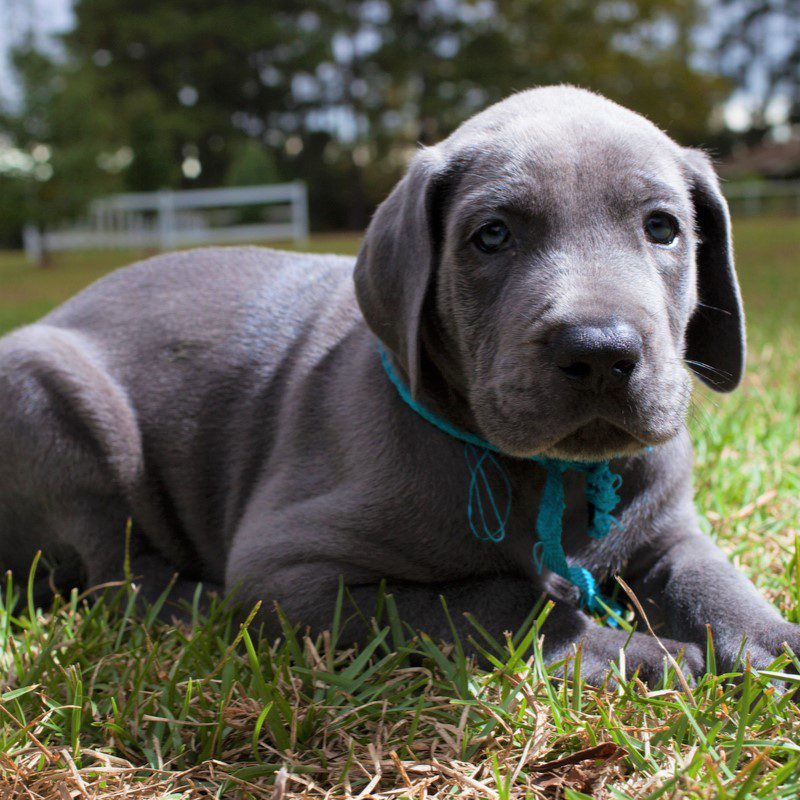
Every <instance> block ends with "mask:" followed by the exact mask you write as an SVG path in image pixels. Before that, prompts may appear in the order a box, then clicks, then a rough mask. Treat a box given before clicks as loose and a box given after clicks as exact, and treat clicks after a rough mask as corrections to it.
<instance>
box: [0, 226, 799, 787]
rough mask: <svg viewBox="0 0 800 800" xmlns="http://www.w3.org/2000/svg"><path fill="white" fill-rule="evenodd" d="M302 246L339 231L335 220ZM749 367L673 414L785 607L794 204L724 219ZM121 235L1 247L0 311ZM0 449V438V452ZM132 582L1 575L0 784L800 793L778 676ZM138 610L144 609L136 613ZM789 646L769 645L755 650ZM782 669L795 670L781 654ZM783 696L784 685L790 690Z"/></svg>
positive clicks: (343, 244)
mask: <svg viewBox="0 0 800 800" xmlns="http://www.w3.org/2000/svg"><path fill="white" fill-rule="evenodd" d="M312 244H313V247H314V249H319V250H326V249H331V250H336V251H339V252H354V249H355V247H356V246H357V240H356V239H355V238H354V237H344V238H336V239H333V240H325V241H323V240H315V241H314V242H313V243H312ZM736 244H737V253H738V263H739V269H740V273H741V277H742V285H743V291H744V294H745V298H746V303H747V308H748V312H749V325H750V331H749V339H750V359H749V373H748V376H747V378H746V380H745V383H744V386H743V388H742V389H741V390H740V391H738V392H736V393H735V394H734V395H732V396H730V397H720V396H712V395H711V394H709V393H706V392H699V393H698V398H697V401H696V402H695V404H694V407H693V412H692V420H691V423H692V430H693V434H694V439H695V443H696V450H697V474H696V484H697V494H698V503H699V505H700V507H701V509H702V510H703V511H704V512H705V516H706V519H707V520H708V522H707V529H708V532H709V534H710V535H711V536H713V537H715V538H716V539H717V540H718V541H719V542H720V544H721V545H722V547H723V548H724V549H725V550H726V552H727V553H729V555H730V557H731V558H732V559H733V560H734V561H735V562H737V563H738V564H739V565H740V566H741V567H742V569H744V570H745V571H746V572H747V573H748V574H749V575H751V577H753V578H754V580H755V581H756V582H757V584H758V586H759V587H760V589H761V590H762V591H763V592H764V593H765V594H767V595H768V596H769V597H770V598H771V599H772V601H773V602H774V603H775V604H776V605H777V606H778V607H779V608H780V609H781V610H782V612H783V613H784V614H785V615H787V616H788V617H789V618H790V619H791V620H793V621H796V622H797V621H800V544H798V537H799V536H800V522H799V521H798V518H799V517H800V441H798V439H799V437H798V424H799V423H798V420H800V413H799V412H800V392H798V386H800V290H799V289H798V277H799V276H800V220H798V219H777V218H776V219H754V220H741V221H739V222H737V224H736ZM130 258H131V257H130V254H122V253H112V254H95V255H92V256H91V257H88V256H70V257H67V258H64V259H63V260H61V259H60V260H58V261H57V262H56V263H55V264H54V266H53V267H51V268H50V269H48V270H44V271H39V270H34V269H32V268H30V267H28V266H26V265H25V264H24V262H23V260H22V259H21V257H20V256H19V255H18V254H0V330H6V329H8V328H10V327H11V326H13V325H17V324H21V323H24V322H26V321H29V320H31V319H34V318H36V317H37V316H38V315H40V314H42V313H44V312H45V311H47V310H48V309H49V308H51V307H52V306H53V305H54V304H56V303H58V302H59V301H60V300H62V299H63V298H65V297H67V296H69V295H70V294H71V293H72V292H74V291H76V290H77V289H79V288H80V287H81V286H83V285H84V284H86V283H88V282H89V281H91V280H93V279H95V278H96V277H99V276H100V275H101V274H102V273H103V272H105V271H106V270H107V269H109V268H111V267H114V266H116V265H119V264H121V263H124V262H125V261H128V260H130ZM0 457H2V455H1V454H0ZM132 599H133V595H132V590H131V588H130V587H128V586H123V587H121V588H112V589H110V590H108V592H107V593H106V595H105V597H104V599H103V600H102V602H98V603H95V604H93V605H91V606H88V605H86V604H84V602H83V599H82V598H80V597H76V596H73V597H72V598H69V599H68V600H66V601H64V602H63V603H62V605H61V606H60V607H58V608H56V610H55V611H53V612H51V613H42V612H41V611H37V610H36V609H34V608H32V607H30V605H31V604H30V602H29V601H28V600H27V599H26V597H25V596H24V593H22V596H19V597H13V593H12V591H11V590H10V588H9V589H8V590H7V591H5V592H0V679H1V680H0V717H2V722H0V726H1V728H0V730H1V732H0V796H8V797H32V798H33V797H37V798H38V797H46V798H62V800H66V799H67V798H95V797H97V798H112V797H135V798H174V799H175V800H177V798H190V797H191V798H195V797H209V798H211V797H226V798H227V797H231V798H237V797H242V798H275V799H276V800H278V799H279V798H281V797H309V798H322V797H326V798H345V797H352V796H361V797H381V798H389V797H408V798H411V797H413V798H425V797H445V796H459V797H476V798H497V799H498V800H503V799H504V798H523V797H534V798H539V797H553V798H555V797H564V798H567V799H568V800H570V799H571V800H578V798H586V797H596V798H617V799H621V798H631V799H632V798H636V799H637V800H638V799H639V798H648V799H652V800H655V798H657V797H686V798H698V800H699V798H722V799H728V798H729V799H730V800H733V799H734V798H736V799H737V800H740V799H741V800H745V798H753V799H754V800H766V799H767V798H795V797H797V796H798V795H800V744H799V742H800V713H799V711H798V706H797V704H796V703H795V699H794V689H795V688H797V687H798V686H800V681H798V679H795V678H792V677H791V676H790V677H788V678H787V682H786V683H785V684H784V685H783V688H782V687H781V686H777V687H776V686H775V685H774V684H772V683H771V682H770V678H769V676H768V675H764V674H757V673H754V672H750V671H747V672H745V673H744V675H743V676H742V677H740V678H739V679H737V680H736V681H733V680H731V677H730V676H725V675H707V676H706V677H704V678H703V679H702V680H701V681H700V682H699V683H698V684H697V685H696V686H694V687H692V688H691V689H689V690H686V689H683V688H681V684H680V683H679V682H678V681H675V680H674V676H673V674H672V673H671V672H670V673H668V674H667V675H666V676H665V680H664V684H663V686H661V687H656V688H655V689H654V690H650V691H648V690H646V689H645V688H644V686H642V685H641V683H639V682H638V681H637V679H636V677H635V676H623V675H621V674H619V672H618V674H617V678H618V684H617V686H616V687H615V688H606V689H603V688H600V689H596V688H591V687H588V686H586V685H585V684H584V683H583V682H582V681H580V680H576V681H573V682H570V683H565V682H560V681H558V680H556V679H555V678H554V676H555V677H557V676H558V674H559V668H558V667H555V668H553V669H551V670H549V671H548V670H546V669H545V668H544V667H543V665H542V664H541V662H540V661H539V660H538V658H537V657H536V656H534V657H533V658H531V659H530V660H526V657H525V655H524V651H525V650H526V645H527V643H528V642H529V641H530V638H529V637H528V638H527V639H523V640H521V641H520V640H519V639H515V640H513V641H512V640H509V641H507V642H501V643H499V644H497V643H490V642H488V641H487V640H486V639H485V638H483V636H482V634H481V633H480V631H479V630H478V629H477V628H476V631H475V639H476V640H477V641H478V642H480V643H481V645H482V646H483V647H485V648H486V649H487V651H489V652H491V653H492V654H493V655H492V656H491V657H492V658H493V659H494V664H495V668H494V669H492V670H489V671H482V670H479V669H477V668H475V667H473V666H471V665H470V664H469V663H468V662H467V661H465V659H464V657H463V655H462V654H461V651H460V648H459V647H455V648H453V647H441V646H439V645H437V643H435V642H431V641H430V640H429V639H427V638H425V637H422V638H418V639H414V638H411V637H410V636H409V635H407V633H404V632H403V629H402V626H401V625H400V624H399V621H398V620H396V619H395V618H394V615H393V614H392V613H391V603H387V604H386V606H385V609H384V612H383V615H382V617H381V620H380V621H379V622H378V623H377V624H376V635H375V638H374V641H373V642H372V644H371V645H370V646H369V647H368V648H367V649H366V650H364V651H363V652H360V653H354V652H347V651H341V650H339V649H337V647H336V638H337V636H336V630H337V628H336V625H335V624H334V625H333V626H332V630H331V633H330V635H327V636H325V637H322V638H320V639H319V640H317V641H310V640H309V639H307V638H303V637H302V636H300V635H298V634H295V633H294V632H292V631H291V630H288V629H287V631H286V635H285V637H284V638H283V639H282V640H281V641H279V642H268V641H265V640H263V639H260V638H259V637H258V635H257V632H256V631H255V630H252V629H250V628H248V627H247V626H245V627H243V628H240V627H239V626H237V625H235V624H234V623H233V622H232V620H231V616H230V614H229V612H228V611H227V610H226V608H225V607H224V605H223V604H220V605H219V606H217V607H216V608H215V609H214V610H213V611H212V612H211V614H210V615H209V616H208V617H204V618H200V617H199V616H198V617H197V619H196V621H195V624H194V626H191V627H190V626H186V627H178V628H176V627H171V626H165V625H163V624H161V623H159V622H157V621H155V620H154V613H153V612H151V613H148V614H147V615H145V616H141V615H138V616H137V615H135V614H134V613H133V612H132ZM153 611H154V610H153ZM790 666H791V658H790V657H789V656H784V657H782V659H780V660H779V661H778V662H776V664H775V665H773V670H774V671H783V670H785V669H786V668H787V667H790ZM796 666H799V667H800V664H797V662H796ZM798 697H800V695H798Z"/></svg>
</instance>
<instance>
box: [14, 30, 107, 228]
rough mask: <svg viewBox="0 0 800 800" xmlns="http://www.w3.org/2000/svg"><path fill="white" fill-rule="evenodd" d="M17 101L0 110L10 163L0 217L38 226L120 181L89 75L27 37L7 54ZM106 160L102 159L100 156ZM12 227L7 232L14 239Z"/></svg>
mask: <svg viewBox="0 0 800 800" xmlns="http://www.w3.org/2000/svg"><path fill="white" fill-rule="evenodd" d="M12 63H13V67H14V69H15V71H16V74H17V75H18V78H19V81H20V89H21V92H20V95H21V101H20V105H19V106H18V107H16V108H15V109H14V110H13V113H12V112H11V111H9V110H8V109H2V110H0V132H2V133H3V135H4V138H5V140H6V147H5V149H6V150H7V152H11V153H14V154H15V159H13V160H12V163H13V164H14V168H12V169H8V170H4V171H3V172H2V174H0V178H2V181H3V184H4V190H3V192H2V193H1V194H0V216H3V217H5V218H6V219H9V218H11V219H20V218H21V219H24V220H27V221H29V222H33V223H34V224H36V225H37V226H38V227H39V228H40V229H46V228H50V227H53V226H54V225H57V224H59V223H60V222H62V221H63V220H65V219H71V218H75V217H77V216H79V215H80V214H82V213H83V212H84V211H85V208H86V205H87V204H88V202H89V201H90V200H91V199H92V198H93V197H96V196H97V195H98V194H102V193H105V192H108V191H111V190H113V189H114V188H118V187H119V181H118V180H117V176H116V174H115V172H117V170H115V168H114V165H113V153H112V150H113V146H112V143H113V134H112V129H113V119H112V115H111V113H110V111H109V109H108V107H107V106H105V105H104V104H95V103H94V97H95V90H94V86H93V85H92V82H91V78H90V76H88V75H86V74H85V73H83V72H81V71H72V70H69V69H66V68H65V66H64V65H62V64H58V63H55V62H54V61H53V60H52V58H51V57H49V56H47V55H45V54H43V53H42V52H40V51H39V50H37V49H36V47H35V46H34V45H33V43H32V40H31V39H27V40H26V41H24V42H23V43H22V44H21V45H19V46H18V47H17V48H15V49H14V51H13V53H12ZM104 155H105V156H106V157H107V158H108V159H110V161H109V162H104V161H103V156H104ZM18 235H19V230H18V229H17V230H16V231H9V232H8V233H7V236H14V237H18Z"/></svg>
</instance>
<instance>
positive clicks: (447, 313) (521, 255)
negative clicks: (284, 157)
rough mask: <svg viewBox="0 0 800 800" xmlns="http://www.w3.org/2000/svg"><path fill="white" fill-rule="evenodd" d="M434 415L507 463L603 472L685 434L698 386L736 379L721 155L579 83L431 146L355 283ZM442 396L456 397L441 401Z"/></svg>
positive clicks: (383, 211) (543, 93)
mask: <svg viewBox="0 0 800 800" xmlns="http://www.w3.org/2000/svg"><path fill="white" fill-rule="evenodd" d="M355 281H356V290H357V294H358V299H359V302H360V304H361V308H362V310H363V313H364V316H365V318H366V320H367V323H368V324H369V325H370V327H371V328H372V329H373V331H374V332H375V333H376V334H377V335H378V337H379V338H380V339H381V340H382V341H383V342H384V343H385V345H386V346H387V347H388V348H389V350H390V351H391V352H392V353H393V354H394V357H395V359H396V361H397V363H398V366H399V367H400V368H401V369H402V370H403V371H404V372H405V377H406V379H407V380H408V382H409V384H410V386H411V389H412V392H413V393H414V394H415V396H417V397H418V398H419V399H420V400H421V401H422V402H427V403H430V404H432V405H433V406H434V407H436V406H437V405H438V407H439V409H440V410H443V411H444V412H445V413H447V410H448V408H454V407H456V406H458V407H459V412H458V419H457V420H456V421H458V422H460V423H462V424H467V425H469V426H470V427H472V428H473V430H474V432H476V433H479V434H481V435H483V436H484V437H486V438H487V439H488V440H489V441H491V442H492V443H493V444H495V445H496V446H497V447H499V448H500V449H501V450H503V451H504V452H507V453H510V454H512V455H518V456H526V455H535V454H544V455H548V456H555V457H561V458H575V459H600V458H607V457H610V456H612V455H620V454H624V453H631V452H635V451H637V450H639V449H641V448H642V447H643V446H645V445H649V444H658V443H660V442H664V441H666V440H667V439H669V438H670V437H672V436H674V435H675V434H676V433H677V432H678V431H679V430H680V429H681V427H682V424H683V419H684V415H685V413H686V409H687V405H688V401H689V395H690V389H691V379H690V377H689V374H688V372H687V366H688V368H689V369H691V370H693V371H694V372H695V373H696V374H697V375H698V376H699V377H700V378H701V380H703V381H704V382H705V383H707V384H708V385H709V386H711V387H712V388H714V389H716V390H718V391H730V390H731V389H733V388H734V387H735V386H736V385H737V384H738V382H739V380H740V378H741V374H742V369H743V362H744V323H743V313H742V307H741V299H740V296H739V290H738V285H737V282H736V275H735V272H734V267H733V260H732V251H731V242H730V224H729V218H728V212H727V207H726V205H725V201H724V200H723V198H722V196H721V194H720V191H719V187H718V184H717V180H716V178H715V176H714V173H713V170H712V169H711V166H710V163H709V161H708V159H707V158H706V157H705V155H703V154H702V153H700V152H699V151H695V150H688V149H684V148H681V147H679V146H678V145H677V144H675V143H674V142H673V141H672V140H671V139H669V138H668V137H667V136H666V135H665V134H664V133H662V132H661V131H660V130H658V129H657V128H656V127H655V126H653V125H651V124H650V123H649V122H647V121H646V120H645V119H643V118H642V117H640V116H638V115H637V114H634V113H633V112H630V111H627V110H626V109H623V108H621V107H620V106H617V105H615V104H614V103H611V102H610V101H607V100H604V99H603V98H601V97H599V96H597V95H594V94H592V93H589V92H586V91H583V90H580V89H574V88H569V87H552V88H542V89H533V90H530V91H527V92H523V93H521V94H518V95H514V96H513V97H511V98H509V99H507V100H505V101H503V102H502V103H499V104H497V105H495V106H493V107H491V108H489V109H487V110H486V111H484V112H483V113H481V114H479V115H478V116H476V117H473V118H472V119H471V120H469V121H468V122H466V123H465V124H464V125H462V126H461V127H460V128H459V129H458V130H457V131H456V132H455V133H453V134H452V135H451V136H450V137H449V138H448V139H447V140H445V141H444V142H442V143H441V144H439V145H437V146H436V147H432V148H428V149H425V150H422V151H421V152H420V153H419V154H418V155H417V157H416V158H415V160H414V161H413V163H412V164H411V167H410V169H409V171H408V173H407V175H406V176H405V177H404V178H403V180H402V181H401V182H400V183H399V184H398V185H397V187H396V188H395V189H394V191H393V192H392V193H391V195H390V196H389V197H388V198H387V199H386V201H385V202H384V203H383V204H382V205H381V206H380V208H379V209H378V211H377V212H376V214H375V217H374V219H373V220H372V223H371V225H370V227H369V230H368V232H367V235H366V238H365V241H364V244H363V247H362V250H361V253H360V254H359V258H358V263H357V266H356V272H355ZM445 398H446V399H445Z"/></svg>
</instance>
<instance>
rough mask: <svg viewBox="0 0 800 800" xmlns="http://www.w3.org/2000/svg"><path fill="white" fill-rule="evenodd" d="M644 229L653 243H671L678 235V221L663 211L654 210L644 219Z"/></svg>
mask: <svg viewBox="0 0 800 800" xmlns="http://www.w3.org/2000/svg"><path fill="white" fill-rule="evenodd" d="M644 231H645V233H646V234H647V238H648V239H650V241H651V242H654V243H655V244H672V242H674V241H675V237H676V236H677V235H678V221H677V220H676V219H675V217H673V216H671V215H669V214H665V213H664V212H663V211H656V212H654V213H653V214H650V216H649V217H648V218H647V219H646V220H645V221H644Z"/></svg>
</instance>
